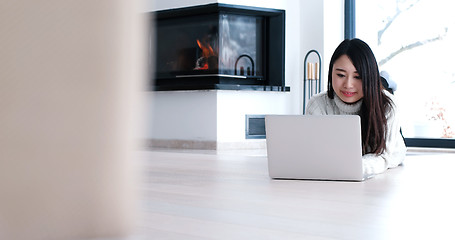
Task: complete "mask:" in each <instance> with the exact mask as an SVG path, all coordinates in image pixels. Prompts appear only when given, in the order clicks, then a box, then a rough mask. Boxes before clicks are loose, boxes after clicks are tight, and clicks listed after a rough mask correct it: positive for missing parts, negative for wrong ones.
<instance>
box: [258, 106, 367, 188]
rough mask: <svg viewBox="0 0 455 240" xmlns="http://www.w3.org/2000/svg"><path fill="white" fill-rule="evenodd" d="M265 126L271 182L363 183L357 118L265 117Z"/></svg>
mask: <svg viewBox="0 0 455 240" xmlns="http://www.w3.org/2000/svg"><path fill="white" fill-rule="evenodd" d="M265 125H266V139H267V140H266V141H267V157H268V167H269V175H270V177H271V178H278V179H308V180H339V181H363V180H365V179H366V178H364V176H363V165H362V140H361V131H360V117H359V116H357V115H323V116H316V115H267V116H266V117H265ZM367 178H368V177H367Z"/></svg>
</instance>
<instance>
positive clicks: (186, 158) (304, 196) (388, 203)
mask: <svg viewBox="0 0 455 240" xmlns="http://www.w3.org/2000/svg"><path fill="white" fill-rule="evenodd" d="M140 157H141V159H142V161H143V163H144V165H145V168H144V169H145V173H144V179H143V187H142V189H141V190H142V193H143V196H142V199H141V200H142V206H141V207H142V213H143V214H144V216H143V220H142V221H141V228H140V229H139V230H138V234H137V235H136V236H135V237H134V239H185V240H192V239H198V240H201V239H202V240H203V239H229V240H232V239H455V190H454V189H455V179H454V176H455V174H454V171H455V153H444V152H419V153H417V152H408V156H407V158H406V160H405V164H404V166H401V167H399V168H396V169H392V170H389V171H388V172H386V173H385V174H382V175H378V176H376V177H375V178H373V179H370V180H367V181H366V182H360V183H358V182H333V181H332V182H331V181H299V180H271V179H270V178H269V177H268V172H267V157H266V153H265V151H260V150H259V151H243V152H240V151H225V152H215V151H174V152H173V151H162V150H156V151H150V152H141V153H140Z"/></svg>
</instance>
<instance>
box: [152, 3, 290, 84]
mask: <svg viewBox="0 0 455 240" xmlns="http://www.w3.org/2000/svg"><path fill="white" fill-rule="evenodd" d="M154 16H156V49H155V53H156V55H155V64H156V65H155V71H156V74H155V79H154V80H155V81H154V84H153V85H152V87H153V89H154V90H158V91H159V90H185V89H190V90H193V89H194V90H196V89H236V90H242V89H255V90H285V89H286V88H285V87H284V10H275V9H263V8H252V7H242V6H235V5H226V4H218V3H216V4H208V5H202V6H195V7H189V8H181V9H171V10H165V11H158V12H156V13H155V15H154Z"/></svg>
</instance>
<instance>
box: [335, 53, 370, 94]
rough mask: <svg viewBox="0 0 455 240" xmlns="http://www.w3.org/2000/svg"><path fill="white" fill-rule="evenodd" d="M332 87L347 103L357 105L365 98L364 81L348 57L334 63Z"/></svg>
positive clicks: (344, 56)
mask: <svg viewBox="0 0 455 240" xmlns="http://www.w3.org/2000/svg"><path fill="white" fill-rule="evenodd" d="M332 86H333V90H334V91H335V93H336V95H337V96H338V97H339V98H340V99H341V100H343V102H345V103H355V102H357V101H359V100H360V99H362V98H363V90H362V79H360V75H359V73H358V72H357V69H355V67H354V65H353V64H352V62H351V59H349V57H348V56H347V55H342V56H341V57H339V58H338V59H337V60H336V61H335V62H334V63H333V69H332Z"/></svg>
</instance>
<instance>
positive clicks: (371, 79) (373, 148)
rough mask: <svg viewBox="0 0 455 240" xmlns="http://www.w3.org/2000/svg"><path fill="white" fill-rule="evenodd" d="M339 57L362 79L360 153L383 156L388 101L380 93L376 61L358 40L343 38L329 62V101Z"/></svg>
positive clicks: (332, 95)
mask: <svg viewBox="0 0 455 240" xmlns="http://www.w3.org/2000/svg"><path fill="white" fill-rule="evenodd" d="M343 55H346V56H348V58H349V59H350V60H351V62H352V64H353V65H354V67H355V68H356V70H357V72H358V73H359V76H360V78H361V79H362V90H363V95H364V96H363V102H362V106H361V108H360V114H359V115H360V118H361V123H362V150H363V153H364V154H366V153H375V154H380V153H383V152H384V150H385V149H386V132H387V118H386V113H387V111H388V109H389V108H391V105H392V100H390V98H389V97H387V96H386V95H385V94H384V92H383V91H382V85H381V77H380V75H379V69H378V64H377V62H376V58H375V57H374V54H373V51H372V50H371V48H370V47H369V46H368V44H366V43H365V42H364V41H362V40H360V39H357V38H354V39H346V40H344V41H343V42H341V44H340V45H339V46H338V47H337V48H336V49H335V52H334V53H333V55H332V58H331V59H330V65H329V76H328V77H329V79H328V86H327V89H328V90H327V92H328V96H329V98H331V99H333V97H334V94H335V93H334V90H333V86H332V69H333V64H334V63H335V61H336V60H338V58H340V57H341V56H343Z"/></svg>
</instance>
